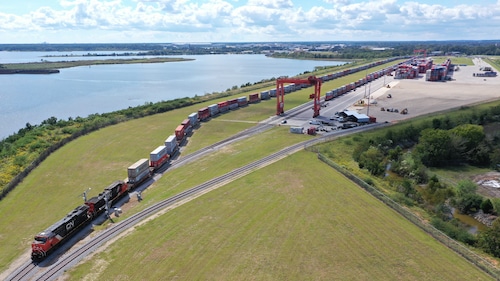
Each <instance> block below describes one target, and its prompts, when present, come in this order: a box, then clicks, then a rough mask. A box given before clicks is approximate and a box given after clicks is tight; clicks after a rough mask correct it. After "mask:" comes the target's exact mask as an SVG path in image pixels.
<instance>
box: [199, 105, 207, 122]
mask: <svg viewBox="0 0 500 281" xmlns="http://www.w3.org/2000/svg"><path fill="white" fill-rule="evenodd" d="M208 117H210V110H209V109H208V107H204V108H202V109H200V110H198V118H199V119H200V121H204V120H206V119H207V118H208Z"/></svg>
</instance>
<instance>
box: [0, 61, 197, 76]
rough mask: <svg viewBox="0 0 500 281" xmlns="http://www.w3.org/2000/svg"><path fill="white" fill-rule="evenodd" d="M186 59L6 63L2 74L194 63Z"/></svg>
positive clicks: (2, 66)
mask: <svg viewBox="0 0 500 281" xmlns="http://www.w3.org/2000/svg"><path fill="white" fill-rule="evenodd" d="M192 60H194V59H186V58H170V57H165V58H139V59H138V58H134V59H105V60H77V61H55V62H51V61H45V60H43V59H42V61H41V62H28V63H6V64H1V65H0V74H52V73H59V72H60V70H59V69H61V68H70V67H78V66H89V67H90V66H93V65H108V64H137V63H165V62H182V61H192Z"/></svg>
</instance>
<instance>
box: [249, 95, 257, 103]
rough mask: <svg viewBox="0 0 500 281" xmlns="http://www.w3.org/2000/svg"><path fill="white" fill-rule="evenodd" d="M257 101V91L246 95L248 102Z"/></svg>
mask: <svg viewBox="0 0 500 281" xmlns="http://www.w3.org/2000/svg"><path fill="white" fill-rule="evenodd" d="M259 101H260V98H259V93H254V94H250V95H248V103H256V102H259Z"/></svg>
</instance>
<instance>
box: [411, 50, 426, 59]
mask: <svg viewBox="0 0 500 281" xmlns="http://www.w3.org/2000/svg"><path fill="white" fill-rule="evenodd" d="M413 54H414V55H415V56H418V55H420V54H423V55H424V58H426V57H427V50H426V49H416V50H413Z"/></svg>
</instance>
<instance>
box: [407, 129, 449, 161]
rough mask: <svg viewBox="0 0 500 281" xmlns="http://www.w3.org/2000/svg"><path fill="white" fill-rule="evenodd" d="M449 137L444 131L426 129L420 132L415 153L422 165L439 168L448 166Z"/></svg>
mask: <svg viewBox="0 0 500 281" xmlns="http://www.w3.org/2000/svg"><path fill="white" fill-rule="evenodd" d="M450 146H451V137H450V134H449V133H448V132H447V131H445V130H440V129H426V130H424V131H422V132H421V136H420V138H419V143H418V144H417V145H416V146H415V151H416V152H417V154H418V155H419V157H420V159H421V160H422V163H424V164H425V165H427V166H432V167H439V166H444V165H447V164H450V162H451V159H450Z"/></svg>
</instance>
